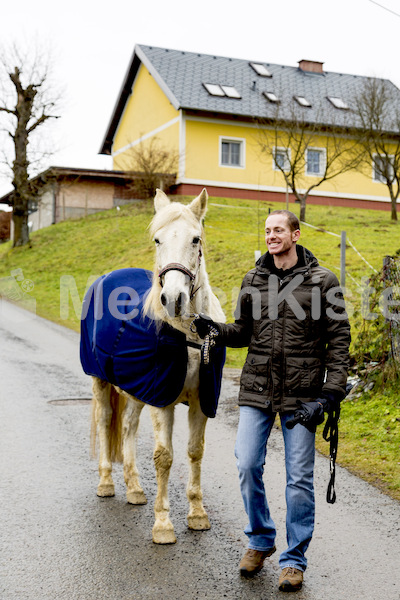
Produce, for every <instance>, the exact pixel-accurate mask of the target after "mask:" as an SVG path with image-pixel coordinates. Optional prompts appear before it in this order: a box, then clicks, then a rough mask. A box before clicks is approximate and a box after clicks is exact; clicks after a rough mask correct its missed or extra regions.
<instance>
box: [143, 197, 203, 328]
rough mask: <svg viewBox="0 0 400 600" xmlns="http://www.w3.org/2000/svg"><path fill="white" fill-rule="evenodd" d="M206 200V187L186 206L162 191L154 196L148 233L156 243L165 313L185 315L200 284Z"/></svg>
mask: <svg viewBox="0 0 400 600" xmlns="http://www.w3.org/2000/svg"><path fill="white" fill-rule="evenodd" d="M207 199H208V195H207V192H206V190H205V189H204V190H203V191H202V192H201V194H200V195H199V196H198V197H197V198H195V199H194V200H193V201H192V202H191V203H190V204H189V205H184V204H180V203H179V202H171V201H170V200H169V198H168V196H166V195H165V194H164V192H162V191H161V190H157V194H156V196H155V198H154V208H155V213H156V214H155V216H154V218H153V221H152V223H151V226H150V232H151V234H152V236H153V239H154V242H155V245H156V272H155V276H156V277H157V276H158V278H159V279H158V284H159V302H160V303H161V306H162V310H163V311H164V314H165V316H168V317H172V318H174V317H181V316H184V315H187V314H188V312H189V305H190V300H191V298H192V297H193V294H194V293H195V292H196V289H197V286H198V285H199V274H200V263H201V256H202V246H201V238H202V233H203V227H202V223H201V221H202V219H203V217H204V215H205V213H206V210H207Z"/></svg>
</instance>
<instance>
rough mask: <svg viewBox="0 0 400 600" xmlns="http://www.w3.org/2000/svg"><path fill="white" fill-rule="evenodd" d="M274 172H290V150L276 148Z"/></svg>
mask: <svg viewBox="0 0 400 600" xmlns="http://www.w3.org/2000/svg"><path fill="white" fill-rule="evenodd" d="M274 170H275V171H281V170H283V171H290V148H274Z"/></svg>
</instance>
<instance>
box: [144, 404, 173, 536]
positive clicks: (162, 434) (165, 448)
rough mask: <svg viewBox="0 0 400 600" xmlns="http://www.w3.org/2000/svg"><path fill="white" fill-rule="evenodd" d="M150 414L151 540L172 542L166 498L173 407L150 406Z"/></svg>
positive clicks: (171, 453) (171, 458)
mask: <svg viewBox="0 0 400 600" xmlns="http://www.w3.org/2000/svg"><path fill="white" fill-rule="evenodd" d="M150 414H151V419H152V422H153V429H154V438H155V448H154V455H153V457H154V465H155V468H156V477H157V496H156V501H155V504H154V514H155V522H154V526H153V542H154V543H156V544H174V543H175V542H176V537H175V533H174V526H173V525H172V523H171V520H170V518H169V500H168V479H169V473H170V469H171V465H172V460H173V451H172V428H173V424H174V407H173V406H167V407H165V408H154V407H151V408H150Z"/></svg>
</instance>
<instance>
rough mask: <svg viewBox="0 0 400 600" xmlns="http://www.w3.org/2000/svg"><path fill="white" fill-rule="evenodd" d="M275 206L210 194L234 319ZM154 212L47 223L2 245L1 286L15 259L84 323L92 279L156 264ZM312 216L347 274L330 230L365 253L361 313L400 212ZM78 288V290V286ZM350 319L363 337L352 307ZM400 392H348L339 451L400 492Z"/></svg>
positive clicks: (49, 298) (351, 294)
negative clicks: (27, 241) (354, 395)
mask: <svg viewBox="0 0 400 600" xmlns="http://www.w3.org/2000/svg"><path fill="white" fill-rule="evenodd" d="M180 200H181V201H184V202H186V201H187V200H189V199H188V198H180ZM269 208H270V209H271V210H273V209H275V208H282V204H278V203H265V202H261V203H257V202H255V201H250V200H248V201H246V200H233V199H221V198H210V202H209V209H208V213H207V216H206V220H205V231H206V238H207V239H206V248H205V259H206V261H207V270H208V273H209V277H210V282H211V285H212V286H213V287H214V290H215V291H216V293H217V295H218V296H219V298H220V301H221V303H222V305H223V308H224V310H225V313H226V315H227V320H228V321H232V320H233V310H234V307H235V304H236V297H237V293H238V290H239V287H240V284H241V281H242V278H243V275H244V274H245V273H246V271H248V270H249V269H251V268H252V267H253V266H254V251H255V250H261V252H264V250H265V244H264V221H265V218H266V216H267V214H268V209H269ZM290 209H291V210H293V212H295V213H296V214H299V207H298V205H297V204H291V205H290ZM152 214H153V206H152V203H145V202H142V203H135V204H133V205H129V206H126V207H123V208H121V210H116V209H114V210H111V211H107V212H104V213H97V214H95V215H91V216H89V217H87V218H85V219H79V220H71V221H66V222H63V223H59V224H57V225H54V226H51V227H48V228H46V229H43V230H41V231H39V232H36V233H34V234H33V235H32V240H31V242H32V243H31V247H30V248H29V247H25V248H17V249H14V250H12V249H11V245H10V243H7V244H3V245H0V291H1V285H2V279H1V278H4V277H9V276H10V274H11V271H13V270H14V269H22V271H23V276H24V278H25V279H29V280H31V281H32V282H33V284H34V287H33V289H32V290H31V291H30V292H26V293H25V298H27V297H28V296H30V297H31V298H34V299H35V300H36V312H37V314H39V315H40V316H43V317H46V318H48V319H50V320H52V321H55V322H58V323H61V324H63V325H65V326H67V327H70V328H72V329H74V330H76V331H78V330H79V314H80V302H81V300H82V298H83V294H84V291H85V288H86V286H87V284H88V281H89V282H90V281H91V280H93V278H94V277H96V276H98V275H100V274H102V273H105V272H108V271H110V270H113V269H117V268H122V267H143V268H147V269H152V268H153V242H152V241H151V240H150V239H149V236H148V231H147V226H148V224H149V222H150V220H151V218H152ZM307 222H308V223H309V224H311V225H313V226H314V227H315V228H317V229H314V228H311V227H307V226H306V225H302V234H301V239H300V243H301V244H303V245H304V246H306V247H307V248H309V249H310V250H311V251H312V252H313V253H314V254H315V255H316V256H317V257H318V259H319V261H320V263H321V264H322V265H324V266H326V267H328V268H329V269H331V270H332V271H334V272H335V273H336V274H337V275H338V277H339V273H340V238H339V237H335V236H332V235H330V234H328V233H326V232H324V231H323V230H326V231H329V232H333V233H336V234H338V235H340V232H341V230H344V231H346V233H347V236H348V239H349V240H350V241H351V242H352V244H353V245H354V246H355V247H356V248H357V250H358V251H359V252H360V253H361V255H362V257H363V258H364V259H365V260H363V258H361V257H360V256H359V254H357V252H355V250H354V249H353V248H352V247H351V246H349V247H348V248H347V253H346V288H347V291H346V300H347V307H348V309H349V313H350V315H352V312H353V310H354V309H357V308H358V307H359V305H360V284H361V279H362V278H363V277H368V276H369V275H371V273H372V270H371V268H370V267H369V266H368V265H367V264H366V262H367V263H369V264H370V265H371V267H373V268H374V269H376V270H379V269H380V268H381V267H382V261H383V257H384V256H385V255H386V254H393V253H394V252H396V250H398V249H399V248H400V222H399V223H392V222H391V221H390V213H389V212H384V211H375V210H361V209H351V208H341V207H333V206H332V207H329V206H315V205H309V206H307ZM365 261H366V262H365ZM66 277H69V278H70V282H71V281H73V282H75V284H76V293H75V296H74V298H75V305H74V303H73V300H72V299H71V294H60V282H61V281H63V280H64V281H65V278H66ZM3 288H4V279H3ZM69 289H70V291H71V290H72V291H73V286H71V285H70V287H69ZM60 296H61V297H62V298H63V312H61V313H60ZM66 299H67V300H68V303H67V304H66V302H65V301H66ZM66 308H67V309H68V310H66ZM351 321H352V325H353V338H354V337H355V336H356V331H355V328H354V322H353V319H352V317H351ZM245 355H246V351H245V350H243V349H242V350H234V349H228V354H227V366H230V367H241V366H242V365H243V362H244V359H245ZM399 402H400V401H399V400H398V397H397V396H396V394H395V393H394V392H391V391H390V390H388V391H387V393H381V392H379V393H374V392H372V393H370V394H369V395H365V396H363V397H362V399H359V400H357V401H354V402H345V403H344V404H343V412H342V422H341V440H340V447H339V460H338V462H340V463H341V464H343V465H345V466H347V467H349V468H350V469H351V470H353V471H355V472H357V473H358V474H359V475H361V476H363V477H365V478H366V479H368V480H369V481H371V482H372V483H374V484H375V485H378V486H380V487H381V488H382V489H384V490H385V491H386V492H387V493H390V494H391V495H392V496H394V497H396V498H398V499H400V473H399V462H398V456H399V454H400V453H399V449H400V422H399V421H398V420H397V418H398V417H400V415H399V410H400V405H399ZM386 412H388V413H389V414H386ZM393 419H394V420H393ZM327 446H328V444H327V443H326V442H322V441H318V447H319V448H320V449H321V450H322V451H323V452H326V451H327Z"/></svg>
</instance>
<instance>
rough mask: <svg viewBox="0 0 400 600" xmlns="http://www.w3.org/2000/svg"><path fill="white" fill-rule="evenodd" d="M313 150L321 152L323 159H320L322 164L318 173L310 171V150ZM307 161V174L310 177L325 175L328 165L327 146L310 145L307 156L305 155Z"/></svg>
mask: <svg viewBox="0 0 400 600" xmlns="http://www.w3.org/2000/svg"><path fill="white" fill-rule="evenodd" d="M309 150H312V151H314V152H319V153H320V155H321V160H320V164H319V172H318V173H313V172H310V171H309V170H308V151H309ZM305 159H306V160H305V163H306V175H307V176H308V177H321V175H323V174H324V173H325V167H326V148H317V147H314V146H310V147H309V148H307V149H306V156H305Z"/></svg>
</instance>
